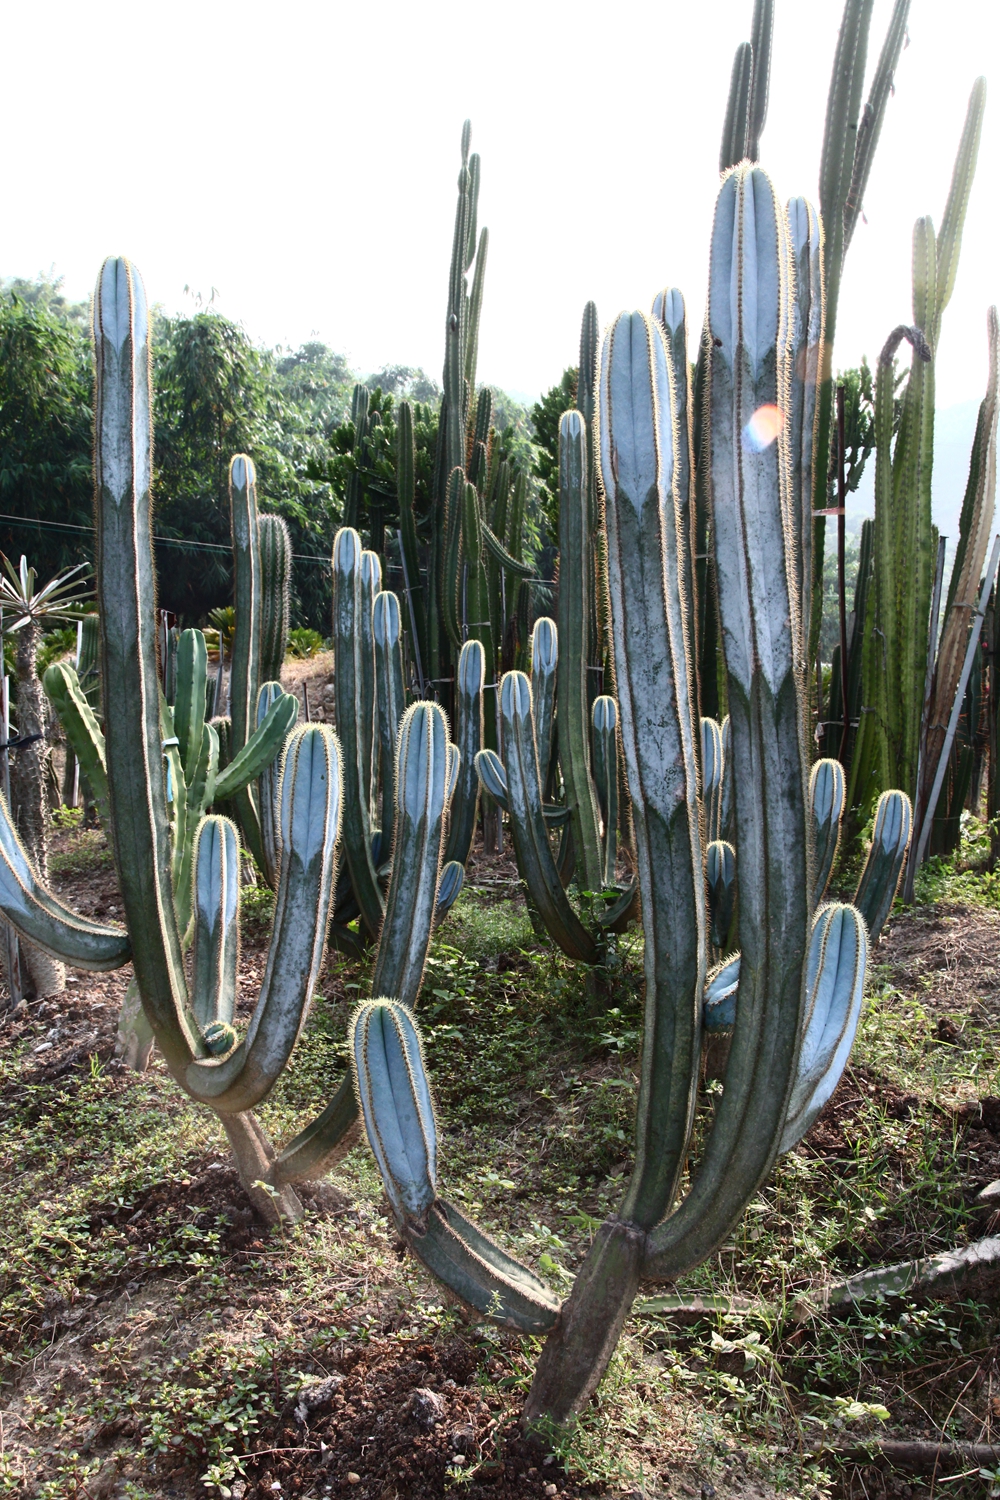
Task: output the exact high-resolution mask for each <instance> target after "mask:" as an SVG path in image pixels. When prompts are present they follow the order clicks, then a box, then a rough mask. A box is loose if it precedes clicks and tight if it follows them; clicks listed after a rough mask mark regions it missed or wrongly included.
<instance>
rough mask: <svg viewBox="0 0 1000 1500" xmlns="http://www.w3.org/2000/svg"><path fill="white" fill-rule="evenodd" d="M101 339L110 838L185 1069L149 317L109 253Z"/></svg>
mask: <svg viewBox="0 0 1000 1500" xmlns="http://www.w3.org/2000/svg"><path fill="white" fill-rule="evenodd" d="M94 341H95V365H96V388H95V417H94V438H95V455H94V469H95V478H96V488H97V502H96V511H97V550H98V567H97V597H98V607H99V613H100V630H101V659H102V663H103V669H104V680H105V683H112V682H113V683H114V684H115V692H116V695H120V696H119V702H122V703H128V704H130V705H131V710H130V712H128V713H118V712H107V713H106V714H105V722H104V735H105V742H106V754H107V765H108V800H109V806H110V810H111V831H112V845H113V849H114V856H115V866H116V869H117V872H118V882H119V888H120V890H121V893H122V903H123V906H124V909H125V920H126V925H127V927H128V931H129V936H130V938H131V943H132V956H133V963H134V964H135V973H136V979H137V980H138V985H139V993H140V994H141V996H142V1003H143V1008H144V1010H145V1011H146V1014H147V1016H148V1017H149V1020H150V1022H151V1024H152V1025H153V1027H154V1029H155V1031H156V1038H157V1042H158V1043H159V1046H160V1050H161V1051H162V1052H163V1054H164V1057H165V1058H166V1061H167V1063H168V1065H169V1066H170V1067H171V1069H173V1070H174V1071H179V1072H181V1073H183V1069H184V1068H185V1067H186V1066H187V1063H188V1061H189V1060H190V1058H191V1056H192V1054H193V1053H196V1052H198V1051H200V1050H201V1049H200V1040H199V1038H198V1037H197V1035H196V1033H195V1031H194V1029H193V1027H192V1024H191V1022H190V1020H189V1018H188V1015H187V983H186V980H185V976H184V964H183V959H182V956H181V943H180V934H179V932H178V929H177V920H176V917H175V915H174V905H173V891H172V889H171V883H170V829H169V824H168V821H167V806H166V796H165V789H164V765H163V751H162V748H161V736H160V708H159V693H158V688H157V678H156V616H155V602H156V589H155V571H154V565H153V546H152V534H151V522H150V497H149V486H150V478H151V467H152V452H151V448H152V443H151V403H150V384H149V326H148V316H147V311H146V299H145V293H144V291H143V287H142V282H141V279H140V277H139V275H138V273H137V272H136V271H135V269H134V268H133V267H132V266H130V265H129V263H128V262H127V261H125V260H107V261H105V263H104V266H103V268H102V270H101V274H100V278H99V280H98V284H97V292H96V296H95V301H94ZM106 706H107V707H110V704H108V705H106Z"/></svg>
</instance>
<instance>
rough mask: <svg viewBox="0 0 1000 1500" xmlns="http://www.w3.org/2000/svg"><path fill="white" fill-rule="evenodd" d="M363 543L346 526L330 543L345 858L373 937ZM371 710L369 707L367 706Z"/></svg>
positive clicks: (376, 896) (377, 916)
mask: <svg viewBox="0 0 1000 1500" xmlns="http://www.w3.org/2000/svg"><path fill="white" fill-rule="evenodd" d="M360 572H361V538H360V536H359V535H358V533H357V532H356V531H354V530H352V529H351V528H350V527H348V526H345V527H343V528H342V529H341V530H340V531H338V532H337V535H336V537H335V538H334V543H333V630H334V661H335V665H336V671H335V673H334V691H335V694H336V699H335V701H336V709H337V734H338V737H339V739H340V745H341V751H342V753H343V757H344V776H345V784H344V807H343V819H344V854H345V856H346V859H347V866H348V869H349V870H350V872H351V884H352V886H353V887H354V894H355V897H356V899H357V902H358V906H359V907H360V909H361V916H362V918H363V920H364V924H365V926H366V927H367V929H368V931H369V933H370V934H371V936H372V937H373V938H377V937H378V933H379V928H380V927H381V926H382V911H383V908H382V894H381V891H380V890H379V884H378V874H377V872H376V870H375V865H374V862H373V860H372V836H371V813H370V809H369V803H370V797H371V786H370V782H368V781H366V779H365V773H364V751H363V732H364V731H363V724H364V719H365V715H366V712H367V708H366V704H365V698H364V670H363V664H362V660H361V650H362V635H361V627H360V620H359V617H360V611H361V579H360ZM369 706H370V705H369Z"/></svg>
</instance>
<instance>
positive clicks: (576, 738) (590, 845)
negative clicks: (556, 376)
mask: <svg viewBox="0 0 1000 1500" xmlns="http://www.w3.org/2000/svg"><path fill="white" fill-rule="evenodd" d="M589 443H590V440H589V436H588V433H587V428H586V424H585V422H584V420H583V417H582V416H581V414H580V413H579V412H578V411H569V412H565V413H564V414H563V416H562V417H561V418H560V421H559V559H560V561H559V657H560V670H559V674H558V678H557V682H556V701H557V705H558V709H557V711H558V715H559V764H560V766H561V768H562V774H563V781H564V783H565V786H566V802H567V805H568V807H569V809H570V817H571V819H572V822H573V838H574V842H575V844H576V856H577V876H578V879H579V881H580V884H581V886H582V887H583V888H584V889H585V890H588V891H600V890H601V888H602V876H603V873H604V872H603V861H602V858H601V836H600V830H599V826H598V821H599V820H598V812H597V796H596V793H595V791H594V782H593V778H592V776H591V769H590V701H591V696H590V693H589V692H588V688H587V648H588V639H587V632H588V630H589V627H590V619H591V614H592V611H593V560H592V557H591V543H590V526H589V520H588V512H589V502H588V467H589V463H590V453H589Z"/></svg>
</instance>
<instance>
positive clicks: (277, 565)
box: [257, 515, 292, 682]
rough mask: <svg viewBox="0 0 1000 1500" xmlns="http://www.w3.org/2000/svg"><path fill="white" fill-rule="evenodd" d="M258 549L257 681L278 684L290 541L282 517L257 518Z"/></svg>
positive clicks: (286, 614) (286, 616) (283, 647)
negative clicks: (258, 650)
mask: <svg viewBox="0 0 1000 1500" xmlns="http://www.w3.org/2000/svg"><path fill="white" fill-rule="evenodd" d="M257 538H258V546H259V549H260V667H259V671H260V678H261V681H262V682H277V681H278V679H279V677H280V676H281V668H282V665H283V663H284V660H285V652H286V651H287V650H288V619H289V597H288V596H289V589H290V587H291V581H292V539H291V537H290V536H289V534H288V527H287V526H286V525H285V522H284V521H283V520H282V518H281V516H273V515H263V516H258V518H257Z"/></svg>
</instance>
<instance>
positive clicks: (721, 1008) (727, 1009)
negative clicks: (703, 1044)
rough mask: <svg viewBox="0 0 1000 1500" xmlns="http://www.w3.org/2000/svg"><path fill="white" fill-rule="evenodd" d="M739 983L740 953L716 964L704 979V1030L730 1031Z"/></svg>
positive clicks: (734, 1017)
mask: <svg viewBox="0 0 1000 1500" xmlns="http://www.w3.org/2000/svg"><path fill="white" fill-rule="evenodd" d="M739 983H740V955H739V954H738V953H734V954H733V956H732V957H731V958H727V959H725V960H724V961H723V962H722V963H721V964H718V965H717V966H716V967H715V968H714V969H713V970H712V972H711V973H710V974H709V976H708V979H707V980H706V981H705V1017H704V1025H705V1030H706V1031H713V1032H717V1031H732V1029H733V1026H734V1024H735V1022H736V993H737V990H738V988H739Z"/></svg>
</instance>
